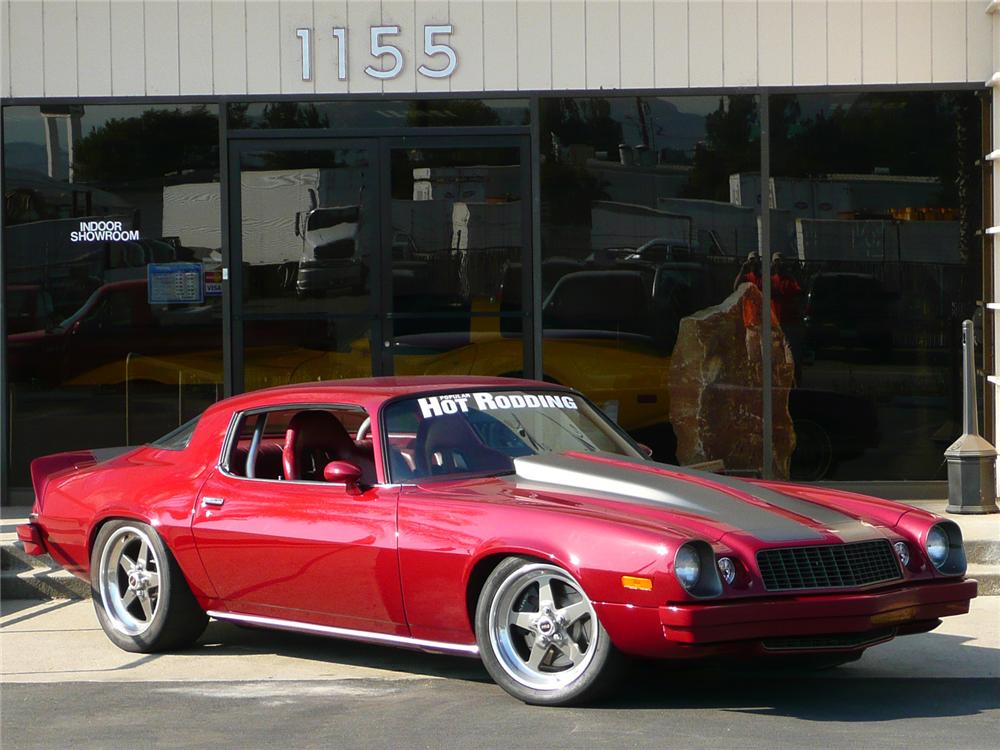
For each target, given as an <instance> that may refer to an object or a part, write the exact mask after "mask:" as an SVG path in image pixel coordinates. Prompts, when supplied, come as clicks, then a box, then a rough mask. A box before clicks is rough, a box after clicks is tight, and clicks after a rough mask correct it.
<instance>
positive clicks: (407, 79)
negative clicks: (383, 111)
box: [377, 0, 424, 92]
mask: <svg viewBox="0 0 1000 750" xmlns="http://www.w3.org/2000/svg"><path fill="white" fill-rule="evenodd" d="M382 25H383V26H398V27H399V34H396V35H395V36H386V37H383V39H384V40H385V41H384V42H383V44H392V45H394V46H396V47H398V48H399V50H400V52H402V53H403V71H402V72H401V73H400V74H399V75H398V76H396V77H395V78H390V79H388V80H386V81H384V82H383V83H382V90H383V91H385V92H405V91H415V90H416V87H417V66H418V65H420V61H419V60H418V59H417V54H416V53H417V50H423V48H424V43H423V34H422V33H420V37H421V40H420V45H419V46H418V45H417V41H416V38H417V35H418V32H417V28H416V26H417V24H416V22H415V18H414V11H413V0H382ZM422 31H423V30H422V29H421V32H422ZM421 59H422V56H421ZM393 65H395V60H393V59H392V57H391V56H390V55H384V56H383V57H382V62H381V64H380V65H378V66H377V67H381V68H382V70H389V69H391V68H392V66H393Z"/></svg>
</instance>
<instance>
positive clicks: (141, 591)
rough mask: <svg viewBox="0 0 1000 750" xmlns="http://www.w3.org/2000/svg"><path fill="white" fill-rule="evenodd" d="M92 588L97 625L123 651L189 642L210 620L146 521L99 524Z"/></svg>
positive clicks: (166, 646) (167, 551)
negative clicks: (99, 625)
mask: <svg viewBox="0 0 1000 750" xmlns="http://www.w3.org/2000/svg"><path fill="white" fill-rule="evenodd" d="M91 589H92V591H93V599H94V609H95V610H96V611H97V619H98V620H99V621H100V623H101V627H102V628H104V632H105V633H107V635H108V637H109V638H110V639H111V640H112V642H114V643H115V644H116V645H117V646H119V647H120V648H123V649H125V650H126V651H140V652H149V651H160V650H163V649H167V648H174V647H179V646H186V645H189V644H190V643H193V642H194V641H195V640H197V639H198V636H199V635H201V633H202V631H203V630H204V629H205V625H206V624H207V623H208V618H207V617H206V615H205V613H204V612H203V611H202V610H201V608H200V607H199V606H198V603H197V601H196V600H195V598H194V596H193V595H192V594H191V590H190V589H189V588H188V586H187V582H186V581H185V580H184V576H183V574H182V573H181V571H180V568H179V567H178V565H177V562H176V560H174V558H173V556H172V555H171V554H170V551H169V550H168V549H167V548H166V546H165V545H164V544H163V540H161V539H160V537H159V535H157V533H156V532H155V531H154V530H153V529H152V528H151V527H150V526H148V525H146V524H144V523H139V522H136V521H124V520H116V521H110V522H108V523H106V524H105V525H104V526H102V527H101V530H100V531H99V532H98V534H97V538H96V539H95V540H94V548H93V552H92V553H91Z"/></svg>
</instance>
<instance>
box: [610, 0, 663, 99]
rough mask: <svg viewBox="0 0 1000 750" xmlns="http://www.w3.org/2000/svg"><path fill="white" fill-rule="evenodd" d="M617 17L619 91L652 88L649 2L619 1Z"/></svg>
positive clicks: (654, 46)
mask: <svg viewBox="0 0 1000 750" xmlns="http://www.w3.org/2000/svg"><path fill="white" fill-rule="evenodd" d="M619 16H620V18H621V24H620V30H619V34H618V37H619V40H620V41H619V44H620V46H621V55H620V57H621V69H622V72H621V82H622V88H634V89H650V88H653V87H654V86H655V85H656V77H655V71H654V68H655V65H656V63H655V59H656V52H655V50H656V39H655V37H654V36H653V34H654V23H653V0H621V6H620V10H619Z"/></svg>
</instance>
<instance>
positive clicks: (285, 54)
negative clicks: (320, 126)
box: [278, 0, 377, 94]
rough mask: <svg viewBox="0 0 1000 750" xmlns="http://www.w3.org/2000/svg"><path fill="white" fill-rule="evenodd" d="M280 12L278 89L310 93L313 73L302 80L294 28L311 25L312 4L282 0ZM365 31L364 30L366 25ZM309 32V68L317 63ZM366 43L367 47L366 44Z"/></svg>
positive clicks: (313, 79) (300, 57) (301, 0)
mask: <svg viewBox="0 0 1000 750" xmlns="http://www.w3.org/2000/svg"><path fill="white" fill-rule="evenodd" d="M376 7H377V4H376ZM279 14H280V20H279V23H278V29H279V32H278V33H279V34H280V36H279V38H278V41H279V43H280V45H281V92H282V93H284V94H311V93H312V92H313V91H314V90H315V84H314V81H315V78H316V77H315V75H310V79H309V80H308V81H303V80H302V42H301V41H300V40H299V38H298V37H297V36H295V30H296V29H312V28H313V26H314V24H313V4H312V2H311V1H310V0H281V2H280V5H279ZM362 25H364V24H362ZM372 25H373V26H374V25H375V24H372ZM365 31H367V27H366V28H365ZM312 36H313V39H312V44H311V45H310V50H309V57H310V61H309V65H310V70H312V69H313V68H315V65H316V43H315V41H316V40H315V36H316V35H315V33H313V35H312ZM365 46H366V47H367V45H365Z"/></svg>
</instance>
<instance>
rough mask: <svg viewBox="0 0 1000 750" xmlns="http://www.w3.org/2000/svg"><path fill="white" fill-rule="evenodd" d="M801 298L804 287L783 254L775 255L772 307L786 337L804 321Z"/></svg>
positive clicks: (773, 260)
mask: <svg viewBox="0 0 1000 750" xmlns="http://www.w3.org/2000/svg"><path fill="white" fill-rule="evenodd" d="M801 298H802V285H801V284H799V282H798V279H796V278H795V277H794V276H792V274H791V269H790V268H789V263H788V262H787V261H786V260H785V259H784V258H783V257H782V255H781V253H775V254H774V255H772V256H771V307H772V309H773V310H774V314H775V317H777V319H778V323H780V324H781V328H782V330H784V331H785V334H786V335H787V334H788V329H789V328H795V327H796V326H797V325H798V324H799V323H800V322H801V320H802V311H801V309H800V306H799V302H800V300H801Z"/></svg>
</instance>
